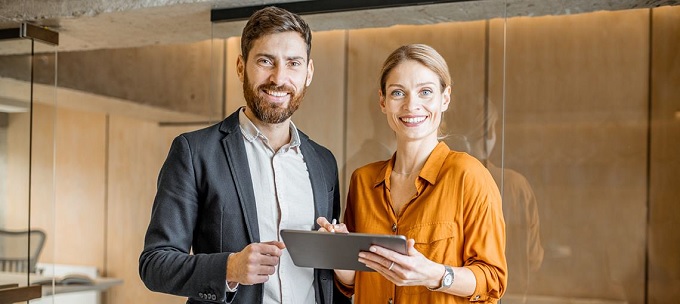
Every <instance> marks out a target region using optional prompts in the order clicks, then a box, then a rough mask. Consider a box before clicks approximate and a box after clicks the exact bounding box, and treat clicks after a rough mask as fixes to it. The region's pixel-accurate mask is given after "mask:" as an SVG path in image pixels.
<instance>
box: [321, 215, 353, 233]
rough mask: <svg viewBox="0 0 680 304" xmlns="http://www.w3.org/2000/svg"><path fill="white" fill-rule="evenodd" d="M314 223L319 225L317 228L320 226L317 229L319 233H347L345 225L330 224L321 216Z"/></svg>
mask: <svg viewBox="0 0 680 304" xmlns="http://www.w3.org/2000/svg"><path fill="white" fill-rule="evenodd" d="M333 221H335V220H333ZM316 223H317V224H319V226H321V228H319V231H324V232H333V233H336V232H339V233H349V231H347V226H345V224H336V223H331V222H329V221H328V220H327V219H326V218H325V217H323V216H322V217H319V218H318V219H316Z"/></svg>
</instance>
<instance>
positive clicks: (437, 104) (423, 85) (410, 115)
mask: <svg viewBox="0 0 680 304" xmlns="http://www.w3.org/2000/svg"><path fill="white" fill-rule="evenodd" d="M450 101H451V87H446V89H444V91H443V92H442V90H441V82H440V81H439V77H438V76H437V74H435V73H434V72H433V71H432V70H430V69H429V68H427V67H425V66H424V65H422V64H420V63H418V62H416V61H412V60H407V61H404V62H402V63H400V64H398V65H397V66H396V67H394V69H392V71H391V72H390V73H389V74H388V75H387V79H386V82H385V92H380V107H381V108H382V111H383V113H385V115H386V117H387V123H388V124H389V125H390V128H392V130H394V132H395V133H396V135H397V139H399V140H407V141H415V140H422V139H428V138H430V139H435V140H436V138H437V130H438V129H439V124H440V123H441V120H442V118H441V117H442V112H444V111H446V109H447V108H448V107H449V102H450Z"/></svg>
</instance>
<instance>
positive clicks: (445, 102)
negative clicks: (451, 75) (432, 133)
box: [442, 86, 451, 112]
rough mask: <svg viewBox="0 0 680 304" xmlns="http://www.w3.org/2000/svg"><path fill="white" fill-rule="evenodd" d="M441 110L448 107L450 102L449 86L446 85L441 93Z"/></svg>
mask: <svg viewBox="0 0 680 304" xmlns="http://www.w3.org/2000/svg"><path fill="white" fill-rule="evenodd" d="M442 99H443V100H442V112H444V111H446V110H448V109H449V104H451V86H447V87H446V88H445V89H444V93H443V94H442Z"/></svg>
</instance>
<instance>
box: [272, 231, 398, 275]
mask: <svg viewBox="0 0 680 304" xmlns="http://www.w3.org/2000/svg"><path fill="white" fill-rule="evenodd" d="M281 237H282V238H283V243H285V244H286V250H288V252H289V253H290V257H291V258H292V259H293V263H294V264H295V265H296V266H298V267H311V268H320V269H346V270H359V271H374V270H372V269H370V268H368V267H366V265H364V264H362V263H359V261H358V259H359V252H360V251H368V248H369V247H371V245H374V244H375V245H379V246H382V247H385V248H389V249H391V250H394V251H396V252H399V253H401V254H406V237H405V236H403V235H389V234H367V233H330V232H319V231H307V230H291V229H282V230H281Z"/></svg>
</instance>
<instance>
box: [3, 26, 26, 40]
mask: <svg viewBox="0 0 680 304" xmlns="http://www.w3.org/2000/svg"><path fill="white" fill-rule="evenodd" d="M19 38H21V29H20V28H18V27H17V28H8V29H1V30H0V40H7V39H19Z"/></svg>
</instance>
